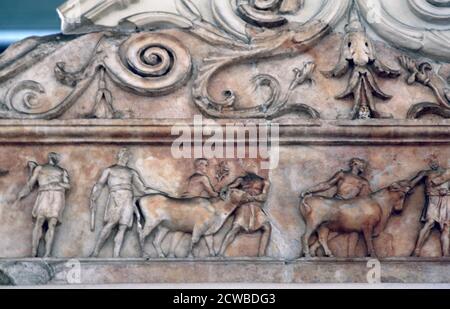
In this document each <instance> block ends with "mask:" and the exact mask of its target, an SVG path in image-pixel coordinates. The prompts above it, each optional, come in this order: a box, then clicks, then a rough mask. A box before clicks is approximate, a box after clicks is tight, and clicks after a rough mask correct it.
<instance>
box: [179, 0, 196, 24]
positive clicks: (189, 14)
mask: <svg viewBox="0 0 450 309" xmlns="http://www.w3.org/2000/svg"><path fill="white" fill-rule="evenodd" d="M175 5H176V7H177V11H178V13H180V15H182V16H184V17H186V18H187V19H189V20H198V19H202V14H201V13H200V11H199V9H198V8H197V7H196V6H195V4H193V3H192V2H191V1H190V0H176V1H175Z"/></svg>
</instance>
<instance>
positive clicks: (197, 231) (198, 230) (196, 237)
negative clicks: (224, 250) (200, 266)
mask: <svg viewBox="0 0 450 309" xmlns="http://www.w3.org/2000/svg"><path fill="white" fill-rule="evenodd" d="M208 227H209V226H206V225H201V226H198V225H196V226H195V227H194V230H193V231H192V239H191V248H190V250H189V256H190V257H194V248H195V247H196V246H197V245H198V243H199V242H200V239H201V238H202V237H203V235H205V233H206V231H207V230H208Z"/></svg>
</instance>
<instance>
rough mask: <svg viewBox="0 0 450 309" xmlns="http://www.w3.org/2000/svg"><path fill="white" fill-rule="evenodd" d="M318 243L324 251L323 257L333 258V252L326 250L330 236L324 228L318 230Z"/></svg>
mask: <svg viewBox="0 0 450 309" xmlns="http://www.w3.org/2000/svg"><path fill="white" fill-rule="evenodd" d="M318 234H319V242H320V244H321V245H322V247H323V249H324V250H325V255H326V256H328V257H334V255H333V252H331V250H330V248H328V235H329V234H330V230H329V229H328V228H326V227H324V226H322V227H321V228H319V231H318Z"/></svg>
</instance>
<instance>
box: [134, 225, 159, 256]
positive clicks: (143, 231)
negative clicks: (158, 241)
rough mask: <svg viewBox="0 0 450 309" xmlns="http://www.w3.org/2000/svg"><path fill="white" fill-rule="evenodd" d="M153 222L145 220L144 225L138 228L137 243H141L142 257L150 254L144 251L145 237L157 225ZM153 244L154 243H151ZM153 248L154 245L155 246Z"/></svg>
mask: <svg viewBox="0 0 450 309" xmlns="http://www.w3.org/2000/svg"><path fill="white" fill-rule="evenodd" d="M158 224H159V222H158V223H155V222H147V221H146V222H145V225H144V227H143V228H142V229H141V230H139V243H140V245H141V255H142V257H149V256H150V255H149V254H147V253H146V252H145V239H146V238H147V237H148V236H149V235H150V234H151V233H152V232H153V230H154V229H155V228H156V227H157V226H158ZM153 246H154V245H153ZM155 250H157V249H156V247H155Z"/></svg>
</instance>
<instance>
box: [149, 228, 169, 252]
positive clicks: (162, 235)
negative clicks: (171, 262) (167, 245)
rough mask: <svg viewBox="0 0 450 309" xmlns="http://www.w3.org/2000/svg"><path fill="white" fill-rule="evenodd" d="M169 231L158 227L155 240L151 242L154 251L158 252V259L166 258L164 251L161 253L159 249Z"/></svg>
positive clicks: (161, 250)
mask: <svg viewBox="0 0 450 309" xmlns="http://www.w3.org/2000/svg"><path fill="white" fill-rule="evenodd" d="M169 231H170V230H169V229H168V228H165V227H162V226H160V227H159V230H158V233H157V234H156V236H155V240H154V241H153V244H154V245H155V247H156V251H158V255H159V257H160V258H165V257H166V255H165V254H164V251H163V249H162V247H161V244H162V242H163V240H164V238H166V236H167V234H168V233H169Z"/></svg>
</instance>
